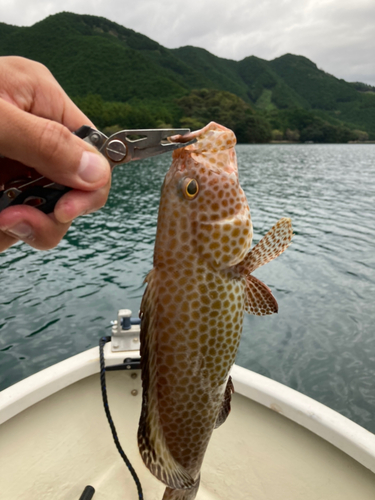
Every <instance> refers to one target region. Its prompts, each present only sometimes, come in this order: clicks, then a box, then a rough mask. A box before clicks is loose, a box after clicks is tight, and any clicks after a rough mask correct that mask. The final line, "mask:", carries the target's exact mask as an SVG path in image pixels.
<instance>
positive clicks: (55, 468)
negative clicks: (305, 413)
mask: <svg viewBox="0 0 375 500" xmlns="http://www.w3.org/2000/svg"><path fill="white" fill-rule="evenodd" d="M135 375H136V376H135ZM134 376H135V378H134ZM107 386H108V398H109V404H110V409H111V413H112V416H113V419H114V422H115V425H116V428H117V431H118V435H119V438H120V442H121V444H122V446H123V448H124V450H125V452H126V453H127V454H128V456H129V458H130V460H131V462H132V464H133V466H134V468H135V470H136V471H137V473H138V475H139V477H140V480H141V483H142V486H143V490H144V498H145V500H161V498H162V496H163V491H164V486H163V485H162V484H161V483H160V482H159V481H157V480H156V479H155V478H154V477H153V476H152V475H151V474H150V473H149V472H148V470H147V469H146V468H145V466H144V465H143V463H142V461H141V459H140V457H139V454H138V449H137V443H136V433H137V425H138V418H139V414H140V404H141V381H140V372H139V371H133V372H127V371H121V372H110V373H108V374H107ZM88 484H90V485H92V486H93V487H94V488H95V490H96V493H95V495H94V497H93V500H116V499H119V500H120V499H125V500H137V498H138V496H137V491H136V487H135V484H134V482H133V479H132V478H131V476H130V473H129V472H128V470H127V468H126V466H125V465H124V463H123V461H122V459H121V457H120V456H119V454H118V452H117V450H116V448H115V445H114V443H113V440H112V436H111V432H110V429H109V426H108V423H107V420H106V418H105V415H104V410H103V406H102V400H101V394H100V385H99V375H97V374H96V375H91V376H89V377H87V378H84V379H82V380H80V381H78V382H75V383H74V384H72V385H70V386H68V387H65V388H64V389H62V390H61V391H59V392H57V393H55V394H52V395H50V396H49V397H47V398H46V399H43V400H42V401H40V402H38V403H36V404H34V405H33V406H31V407H30V408H28V409H26V410H24V411H22V412H21V413H19V414H18V415H16V416H14V417H13V418H11V419H10V420H8V421H7V422H5V423H3V424H2V425H1V426H0V485H1V493H0V496H1V499H2V500H18V499H20V500H21V499H22V500H24V499H27V500H47V499H48V500H79V498H80V495H81V493H82V491H83V490H84V488H85V486H86V485H88ZM374 498H375V474H374V473H373V472H371V471H370V470H369V469H367V468H365V467H364V466H362V465H360V464H359V463H358V462H357V461H355V460H354V459H352V458H350V457H349V456H348V455H346V454H345V453H343V452H342V451H340V450H338V449H337V448H336V447H334V446H332V445H331V444H329V443H328V442H326V441H324V440H323V439H321V438H319V437H317V436H316V435H315V434H313V433H312V432H310V431H308V430H307V429H305V428H303V427H301V426H300V425H298V424H296V423H294V422H292V421H291V420H288V419H287V418H285V417H284V416H282V415H281V414H280V413H278V412H276V411H272V410H271V409H269V408H267V407H265V406H262V405H260V404H258V403H256V402H254V401H251V400H250V399H248V398H245V397H244V396H241V395H239V394H235V395H234V397H233V405H232V412H231V414H230V416H229V418H228V420H227V421H226V423H225V424H224V425H222V426H221V428H219V429H217V430H216V431H215V432H214V435H213V437H212V439H211V442H210V445H209V448H208V451H207V454H206V458H205V461H204V465H203V469H202V479H201V487H200V490H199V493H198V495H197V500H218V499H222V500H245V499H246V500H270V499H272V500H284V499H285V500H302V499H303V500H318V499H322V500H353V499H356V500H370V499H371V500H373V499H374Z"/></svg>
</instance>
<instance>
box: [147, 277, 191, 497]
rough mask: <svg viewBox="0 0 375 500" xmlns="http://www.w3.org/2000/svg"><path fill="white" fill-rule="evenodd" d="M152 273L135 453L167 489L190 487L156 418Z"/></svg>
mask: <svg viewBox="0 0 375 500" xmlns="http://www.w3.org/2000/svg"><path fill="white" fill-rule="evenodd" d="M154 280H155V273H154V272H151V273H149V274H148V276H147V278H146V282H147V288H146V290H145V293H144V295H143V299H142V303H141V318H142V322H141V336H140V337H141V349H140V352H141V375H142V385H143V398H142V410H141V417H140V421H139V427H138V447H139V452H140V454H141V456H142V459H143V461H144V463H145V465H146V467H147V468H148V469H149V470H150V471H151V473H152V474H153V475H154V476H155V477H157V478H158V479H159V480H160V481H162V482H163V483H164V484H166V485H167V486H169V487H170V488H176V489H186V488H191V487H192V486H193V485H194V483H195V481H194V480H193V478H192V477H191V476H190V474H189V473H188V472H187V471H186V469H185V468H184V467H182V465H181V464H179V463H178V462H177V461H176V460H175V459H174V457H173V456H172V455H171V453H170V451H169V448H168V446H167V443H166V441H165V436H164V433H163V428H162V425H161V423H160V419H159V407H158V405H159V402H158V394H157V362H156V350H157V346H156V332H157V315H156V314H155V310H156V308H157V294H156V287H155V282H154Z"/></svg>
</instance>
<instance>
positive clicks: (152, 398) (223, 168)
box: [138, 122, 292, 500]
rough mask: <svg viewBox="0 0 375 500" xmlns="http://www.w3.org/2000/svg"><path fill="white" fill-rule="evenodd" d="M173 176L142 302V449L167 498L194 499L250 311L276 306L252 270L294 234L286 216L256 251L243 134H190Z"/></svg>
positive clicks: (176, 156)
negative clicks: (240, 164) (243, 169)
mask: <svg viewBox="0 0 375 500" xmlns="http://www.w3.org/2000/svg"><path fill="white" fill-rule="evenodd" d="M194 137H196V138H197V142H196V143H194V144H191V145H189V146H186V147H185V148H183V149H177V150H176V151H175V152H174V153H173V162H172V165H171V167H170V169H169V171H168V173H167V175H166V178H165V181H164V184H163V188H162V194H161V200H160V207H159V217H158V226H157V235H156V241H155V252H154V267H153V269H152V271H151V272H150V273H149V274H148V275H147V277H146V282H147V287H146V290H145V293H144V296H143V299H142V304H141V312H140V314H141V318H142V322H141V368H142V383H143V401H142V411H141V417H140V422H139V430H138V445H139V450H140V453H141V456H142V459H143V461H144V463H145V464H146V466H147V467H148V468H149V470H150V471H151V472H152V474H154V475H155V476H156V477H157V478H158V479H159V480H160V481H162V482H163V483H164V484H165V485H166V486H167V488H166V490H165V493H164V496H163V500H170V499H174V500H192V499H194V498H195V496H196V494H197V491H198V487H199V481H200V469H201V466H202V461H203V457H204V454H205V451H206V448H207V445H208V442H209V440H210V437H211V434H212V432H213V430H214V429H215V428H217V427H218V426H219V425H221V424H222V423H223V422H224V421H225V419H226V418H227V416H228V413H229V411H230V399H231V394H232V392H233V385H232V381H231V379H230V377H229V370H230V368H231V366H232V364H233V363H234V360H235V356H236V352H237V349H238V344H239V341H240V335H241V331H242V323H243V314H244V311H246V312H248V313H250V314H256V315H261V316H262V315H266V314H272V313H275V312H277V310H278V306H277V302H276V299H275V298H274V296H273V295H272V293H271V291H270V289H269V288H268V287H267V286H266V285H264V284H263V283H262V282H261V281H259V280H258V279H257V278H255V277H254V276H253V275H252V274H251V273H252V272H253V271H254V270H255V269H257V268H258V267H259V266H262V265H263V264H266V263H267V262H269V261H271V260H272V259H274V258H275V257H277V256H278V255H280V254H281V253H282V252H283V251H284V250H285V249H286V248H287V246H288V245H289V243H290V240H291V238H292V226H291V221H290V219H287V218H283V219H280V220H279V221H278V222H277V223H276V225H275V226H274V227H273V228H272V229H271V230H270V231H269V232H268V233H267V234H266V235H265V236H264V238H263V239H262V240H261V241H260V242H259V243H258V244H257V245H256V246H255V247H254V248H253V249H252V250H251V251H250V246H251V240H252V235H253V230H252V223H251V218H250V210H249V206H248V204H247V201H246V197H245V194H244V192H243V190H242V189H241V186H240V184H239V180H238V172H237V163H236V154H235V151H234V145H235V143H236V138H235V135H234V134H233V132H232V131H231V130H229V129H227V128H225V127H223V126H221V125H218V124H216V123H214V122H212V123H210V124H209V125H207V126H206V127H204V128H203V129H202V130H200V131H197V132H193V133H191V134H190V135H189V137H187V138H186V139H192V138H194Z"/></svg>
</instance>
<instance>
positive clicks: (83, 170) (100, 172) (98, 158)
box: [78, 151, 108, 184]
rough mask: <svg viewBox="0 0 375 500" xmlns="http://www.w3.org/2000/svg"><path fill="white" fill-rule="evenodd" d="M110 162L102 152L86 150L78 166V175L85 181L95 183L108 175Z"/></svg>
mask: <svg viewBox="0 0 375 500" xmlns="http://www.w3.org/2000/svg"><path fill="white" fill-rule="evenodd" d="M107 171H108V162H107V160H106V159H105V158H104V156H102V155H101V154H100V153H91V152H90V151H84V152H83V153H82V157H81V162H80V164H79V168H78V175H79V176H80V178H81V179H82V180H83V181H84V182H88V183H90V184H95V183H96V182H98V181H100V180H101V179H103V177H107Z"/></svg>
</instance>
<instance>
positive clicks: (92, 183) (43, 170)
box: [0, 99, 110, 191]
mask: <svg viewBox="0 0 375 500" xmlns="http://www.w3.org/2000/svg"><path fill="white" fill-rule="evenodd" d="M82 125H84V124H82ZM0 154H2V155H4V156H6V157H8V158H11V159H13V160H17V161H19V162H21V163H23V164H24V165H27V166H29V167H32V168H35V169H36V170H37V171H38V172H39V173H40V174H42V175H43V176H45V177H47V178H48V179H51V180H52V181H54V182H57V183H59V184H63V185H64V186H69V187H71V188H74V189H80V190H84V191H92V190H96V189H98V188H100V187H103V186H105V185H106V184H107V183H108V181H109V177H110V167H109V164H108V162H107V160H106V159H105V158H104V156H103V155H102V154H101V153H99V152H98V151H97V150H96V149H95V148H94V147H93V146H91V145H89V144H87V143H86V142H84V141H83V140H82V139H80V138H79V137H77V136H75V135H74V134H72V132H71V131H70V130H69V129H68V128H66V127H65V126H64V125H61V124H60V123H58V122H55V121H52V120H48V119H45V118H41V117H38V116H35V115H32V114H30V113H27V112H25V111H22V110H20V109H19V108H17V107H16V106H14V105H12V104H10V103H8V102H6V101H4V100H3V99H0Z"/></svg>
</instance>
